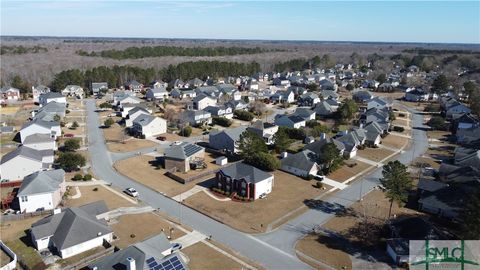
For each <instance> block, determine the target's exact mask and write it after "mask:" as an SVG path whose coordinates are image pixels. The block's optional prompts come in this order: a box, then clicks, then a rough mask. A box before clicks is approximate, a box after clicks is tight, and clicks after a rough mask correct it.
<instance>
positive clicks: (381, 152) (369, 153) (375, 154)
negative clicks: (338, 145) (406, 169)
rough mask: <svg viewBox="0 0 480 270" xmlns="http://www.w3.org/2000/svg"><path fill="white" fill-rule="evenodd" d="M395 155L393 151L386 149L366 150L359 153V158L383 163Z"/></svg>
mask: <svg viewBox="0 0 480 270" xmlns="http://www.w3.org/2000/svg"><path fill="white" fill-rule="evenodd" d="M393 153H394V152H393V151H390V150H387V149H384V148H365V149H363V150H358V151H357V155H358V156H360V157H363V158H366V159H369V160H372V161H377V162H380V161H382V160H383V159H385V158H386V157H388V156H390V155H391V154H393Z"/></svg>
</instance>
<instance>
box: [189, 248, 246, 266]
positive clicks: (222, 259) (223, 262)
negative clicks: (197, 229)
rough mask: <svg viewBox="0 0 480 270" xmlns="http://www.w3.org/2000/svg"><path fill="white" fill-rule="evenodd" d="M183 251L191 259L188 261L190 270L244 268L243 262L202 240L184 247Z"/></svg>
mask: <svg viewBox="0 0 480 270" xmlns="http://www.w3.org/2000/svg"><path fill="white" fill-rule="evenodd" d="M182 253H184V254H185V255H187V256H188V258H189V259H190V262H189V263H188V268H189V269H190V270H205V269H229V270H234V269H239V270H240V269H244V268H243V267H242V265H241V264H239V263H237V262H236V261H234V260H232V259H230V258H229V257H227V256H225V255H224V254H221V253H219V252H218V251H216V250H214V249H213V248H211V247H209V246H207V245H206V244H204V243H201V242H199V243H196V244H195V245H192V246H189V247H187V248H185V249H182Z"/></svg>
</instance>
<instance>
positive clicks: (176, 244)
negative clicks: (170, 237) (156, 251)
mask: <svg viewBox="0 0 480 270" xmlns="http://www.w3.org/2000/svg"><path fill="white" fill-rule="evenodd" d="M180 249H182V244H180V243H173V244H172V253H173V252H175V251H177V250H180Z"/></svg>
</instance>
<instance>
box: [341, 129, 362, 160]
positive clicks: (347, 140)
mask: <svg viewBox="0 0 480 270" xmlns="http://www.w3.org/2000/svg"><path fill="white" fill-rule="evenodd" d="M345 132H346V134H345V135H343V136H341V137H339V138H338V139H337V140H338V141H340V142H342V143H343V145H345V151H344V152H343V156H345V157H347V158H352V157H354V156H356V155H357V149H358V146H360V145H363V144H364V143H365V140H366V139H367V138H366V132H365V131H364V130H361V129H358V130H353V131H345Z"/></svg>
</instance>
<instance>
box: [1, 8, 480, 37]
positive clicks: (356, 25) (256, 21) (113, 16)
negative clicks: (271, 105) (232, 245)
mask: <svg viewBox="0 0 480 270" xmlns="http://www.w3.org/2000/svg"><path fill="white" fill-rule="evenodd" d="M0 3H1V6H0V7H1V19H0V21H1V26H0V31H1V35H15V36H83V37H139V38H208V39H263V40H319V41H380V42H428V43H476V44H480V1H479V0H477V1H424V2H420V1H401V2H400V1H304V2H303V1H242V0H236V1H235V0H234V1H176V2H170V1H169V2H167V1H152V0H150V1H125V0H124V1H113V0H96V1H89V0H63V1H42V0H39V1H18V0H0Z"/></svg>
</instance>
